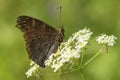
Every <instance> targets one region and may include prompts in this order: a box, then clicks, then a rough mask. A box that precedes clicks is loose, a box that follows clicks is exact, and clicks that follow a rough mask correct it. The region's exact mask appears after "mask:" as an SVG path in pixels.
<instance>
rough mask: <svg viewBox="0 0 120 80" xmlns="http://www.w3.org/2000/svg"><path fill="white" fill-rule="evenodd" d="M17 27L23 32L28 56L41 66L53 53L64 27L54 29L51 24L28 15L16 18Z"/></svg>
mask: <svg viewBox="0 0 120 80" xmlns="http://www.w3.org/2000/svg"><path fill="white" fill-rule="evenodd" d="M17 27H18V28H19V29H20V30H21V31H22V32H23V34H24V38H25V41H26V49H27V52H28V54H29V58H30V59H31V60H33V61H34V62H35V63H37V64H38V65H39V66H41V67H45V64H44V61H45V60H46V59H48V57H49V56H50V55H51V54H52V53H54V52H55V51H56V50H57V48H58V46H59V45H60V43H61V42H62V41H63V38H64V29H63V27H61V28H60V29H59V30H56V29H55V28H53V27H52V26H50V25H48V24H46V23H44V22H42V21H41V20H38V19H34V18H32V17H28V16H20V17H18V19H17Z"/></svg>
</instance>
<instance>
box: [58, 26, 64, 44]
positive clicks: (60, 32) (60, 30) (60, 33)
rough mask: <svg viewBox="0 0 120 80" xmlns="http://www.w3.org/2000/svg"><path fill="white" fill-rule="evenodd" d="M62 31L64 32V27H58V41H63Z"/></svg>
mask: <svg viewBox="0 0 120 80" xmlns="http://www.w3.org/2000/svg"><path fill="white" fill-rule="evenodd" d="M64 32H65V31H64V27H63V26H61V27H60V29H59V35H60V39H59V40H60V42H63V39H64V37H65V36H64Z"/></svg>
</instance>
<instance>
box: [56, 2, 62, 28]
mask: <svg viewBox="0 0 120 80" xmlns="http://www.w3.org/2000/svg"><path fill="white" fill-rule="evenodd" d="M58 5H59V6H58V7H57V10H58V26H59V27H61V26H62V23H61V20H62V19H61V18H62V16H61V13H62V6H61V0H58Z"/></svg>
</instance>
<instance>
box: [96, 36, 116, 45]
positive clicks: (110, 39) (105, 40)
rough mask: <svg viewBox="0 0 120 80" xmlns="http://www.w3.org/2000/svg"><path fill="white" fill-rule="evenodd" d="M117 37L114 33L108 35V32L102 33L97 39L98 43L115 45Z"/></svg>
mask: <svg viewBox="0 0 120 80" xmlns="http://www.w3.org/2000/svg"><path fill="white" fill-rule="evenodd" d="M116 39H117V37H115V36H114V35H111V36H108V35H106V34H101V35H100V36H98V37H97V38H96V41H97V42H98V44H103V45H107V46H113V45H114V44H115V40H116Z"/></svg>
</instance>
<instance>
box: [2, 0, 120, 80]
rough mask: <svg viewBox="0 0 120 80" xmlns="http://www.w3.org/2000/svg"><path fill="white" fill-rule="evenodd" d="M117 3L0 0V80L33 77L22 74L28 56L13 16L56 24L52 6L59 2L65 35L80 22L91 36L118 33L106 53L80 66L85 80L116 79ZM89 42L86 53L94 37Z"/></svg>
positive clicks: (119, 56) (101, 0) (118, 66)
mask: <svg viewBox="0 0 120 80" xmlns="http://www.w3.org/2000/svg"><path fill="white" fill-rule="evenodd" d="M119 3H120V0H0V80H33V79H27V78H26V75H25V72H26V71H27V69H28V68H29V59H28V55H27V52H26V50H25V41H24V39H23V36H22V33H21V32H20V30H18V29H17V28H16V18H17V17H18V16H20V15H28V16H32V17H35V18H38V19H40V20H42V21H44V22H46V23H49V24H50V25H52V26H55V27H56V28H58V19H57V16H58V14H59V11H57V9H56V8H57V7H58V6H59V5H60V4H61V5H62V20H61V21H62V24H63V25H64V27H65V36H66V38H65V39H67V38H68V37H69V36H70V35H71V34H72V33H73V32H76V31H78V29H81V28H82V27H84V26H87V27H89V28H90V29H91V31H93V32H94V35H93V37H94V36H97V35H99V34H101V33H106V34H113V35H115V36H117V37H118V40H117V44H116V45H115V47H113V48H111V49H110V50H109V54H102V55H100V56H99V57H97V58H96V59H95V60H94V61H93V62H92V63H90V64H89V65H88V66H86V67H85V68H84V71H85V74H86V77H87V80H120V62H119V60H120V54H119V53H120V51H119V48H120V41H119V36H120V5H119ZM91 42H92V43H93V44H91V45H94V47H92V48H91V51H88V53H89V54H88V55H89V56H88V57H90V56H91V55H92V54H94V52H93V50H97V48H98V46H97V45H96V44H94V40H92V41H91ZM71 75H72V77H73V78H71ZM77 75H78V76H79V73H78V72H73V73H70V74H68V75H67V74H66V75H64V77H62V76H61V78H63V79H61V80H66V77H67V79H68V78H69V79H68V80H80V79H79V78H77V77H76V76H77ZM50 79H51V78H49V79H48V80H50ZM57 79H58V78H56V79H55V80H57ZM35 80H36V79H35ZM51 80H53V79H51Z"/></svg>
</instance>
